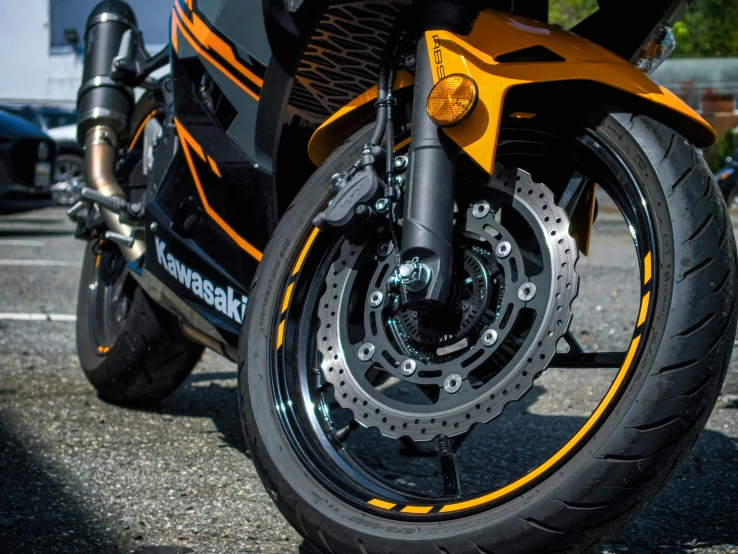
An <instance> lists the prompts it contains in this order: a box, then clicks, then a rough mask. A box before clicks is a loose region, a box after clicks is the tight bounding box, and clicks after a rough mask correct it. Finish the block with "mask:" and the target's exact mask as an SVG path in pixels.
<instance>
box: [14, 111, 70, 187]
mask: <svg viewBox="0 0 738 554" xmlns="http://www.w3.org/2000/svg"><path fill="white" fill-rule="evenodd" d="M0 110H5V111H6V112H9V113H11V114H13V115H17V116H19V117H22V118H23V119H25V120H26V121H29V122H31V123H33V124H34V125H35V126H37V127H38V128H40V129H41V130H42V131H43V132H44V133H46V134H47V135H49V136H50V137H51V138H52V139H54V141H56V145H57V157H56V166H55V170H54V175H53V182H54V183H60V182H62V181H69V180H72V179H76V180H78V181H84V175H85V156H84V151H83V150H82V147H81V146H80V145H79V143H78V142H77V110H76V109H75V108H72V107H64V106H58V105H48V104H33V103H29V104H25V103H3V104H0Z"/></svg>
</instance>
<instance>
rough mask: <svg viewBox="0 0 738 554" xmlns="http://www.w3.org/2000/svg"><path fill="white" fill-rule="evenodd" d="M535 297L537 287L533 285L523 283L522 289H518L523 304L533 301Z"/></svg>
mask: <svg viewBox="0 0 738 554" xmlns="http://www.w3.org/2000/svg"><path fill="white" fill-rule="evenodd" d="M535 295H536V286H535V285H534V284H533V283H523V284H522V285H520V288H519V289H518V298H520V299H521V300H522V301H523V302H528V301H529V300H533V297H534V296H535Z"/></svg>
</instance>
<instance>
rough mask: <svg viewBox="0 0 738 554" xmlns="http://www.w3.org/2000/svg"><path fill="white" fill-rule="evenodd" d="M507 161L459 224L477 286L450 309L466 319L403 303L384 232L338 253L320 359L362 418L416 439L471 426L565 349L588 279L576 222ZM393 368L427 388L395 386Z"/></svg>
mask: <svg viewBox="0 0 738 554" xmlns="http://www.w3.org/2000/svg"><path fill="white" fill-rule="evenodd" d="M496 169H497V171H496V173H495V175H494V176H492V177H490V181H489V183H488V185H487V186H486V187H484V188H483V189H482V190H481V191H480V195H483V198H480V201H479V202H476V203H475V204H473V205H472V206H469V208H468V210H467V212H466V218H465V221H462V222H461V223H460V225H461V226H462V227H463V228H461V229H457V230H456V231H455V232H460V233H461V235H462V236H463V237H464V241H463V242H462V244H463V245H462V246H459V249H460V250H463V252H459V251H457V254H456V257H457V258H460V259H463V260H464V263H463V269H458V270H457V276H458V278H459V279H460V280H461V285H460V286H467V287H468V290H467V292H466V294H465V295H461V297H458V298H454V299H453V300H452V305H451V306H450V307H449V308H448V312H447V315H448V318H452V317H454V318H456V319H457V320H458V327H457V328H456V329H452V330H451V331H449V330H448V329H443V328H442V329H440V330H438V329H429V328H428V325H425V323H426V322H425V321H424V318H423V316H421V315H417V316H416V315H414V314H415V313H416V312H412V311H402V310H401V308H398V305H397V297H396V296H394V295H393V292H392V289H388V288H387V287H386V285H385V283H386V278H387V276H388V275H389V273H390V272H391V270H392V268H393V259H392V256H389V255H388V249H386V248H385V249H383V248H381V245H379V247H378V244H377V239H376V238H374V239H370V240H369V241H367V242H366V243H364V244H361V245H356V244H351V243H350V242H348V241H345V242H344V244H343V245H342V246H341V248H340V253H339V255H338V257H337V259H336V260H335V261H334V262H333V263H332V266H331V268H330V270H329V272H328V276H327V278H326V282H325V289H324V290H325V293H324V294H323V296H322V298H321V300H320V304H319V310H318V317H319V319H320V328H319V331H318V335H317V345H318V350H319V352H320V354H321V356H322V361H321V369H322V371H323V374H324V377H325V379H326V380H327V381H328V382H329V383H331V384H332V385H333V388H334V394H335V398H336V401H337V402H338V403H339V404H340V405H341V406H342V407H343V408H346V409H349V410H351V411H352V412H353V415H354V418H355V420H356V421H357V422H358V423H360V424H361V425H363V426H365V427H370V428H371V427H375V428H377V429H378V430H379V431H380V432H381V433H382V434H383V435H385V436H388V437H392V438H399V437H403V436H406V437H409V438H411V439H413V440H415V441H429V440H432V439H434V438H435V437H436V436H438V435H446V436H456V435H460V434H464V433H466V432H468V431H469V430H470V429H471V427H472V426H473V425H475V424H477V423H486V422H489V421H491V420H492V419H494V418H496V417H497V416H499V415H500V414H501V413H502V411H503V409H504V407H505V406H506V405H507V404H508V403H509V402H514V401H517V400H519V399H520V398H522V396H523V395H524V394H525V393H526V392H527V391H528V390H530V388H531V387H532V386H533V381H534V379H535V378H536V377H537V376H538V375H539V374H540V373H541V372H542V371H543V370H545V368H546V367H547V366H548V364H549V363H550V361H551V359H552V358H553V356H554V355H555V354H556V346H557V343H558V341H559V339H560V338H561V337H562V336H563V335H564V334H565V333H566V331H567V329H568V326H569V322H570V320H571V303H572V301H573V300H574V298H575V297H576V295H577V292H578V285H579V279H578V276H577V274H576V271H575V265H576V261H577V259H578V251H577V248H576V243H575V241H574V239H573V238H572V237H571V236H570V235H569V233H568V228H569V220H568V217H567V215H566V213H565V211H564V210H562V209H560V208H559V207H558V206H556V204H555V202H554V197H553V194H552V192H551V191H550V190H549V189H548V188H547V187H546V186H544V185H543V184H540V183H535V182H533V180H532V179H531V177H530V175H529V174H528V173H526V172H524V171H522V170H515V169H513V170H505V169H503V168H501V167H497V168H496ZM487 205H489V206H490V207H491V209H487V208H486V206H487ZM480 206H482V207H484V209H480V208H479V207H480ZM506 210H512V211H514V212H516V213H517V214H518V215H519V216H520V217H518V218H517V219H515V218H514V219H513V220H514V221H516V225H515V226H516V227H518V228H521V227H526V229H527V233H528V235H532V236H534V237H535V240H536V242H537V244H538V246H537V248H538V251H539V255H537V256H533V255H532V254H531V252H530V251H525V252H524V251H523V250H522V249H521V248H520V247H519V246H518V245H517V243H516V240H515V233H514V232H511V230H509V229H507V228H506V227H505V226H504V225H503V224H502V223H501V221H499V220H498V219H500V213H502V214H503V216H502V221H504V220H505V216H504V213H505V211H506ZM460 215H461V214H460ZM521 217H522V219H521ZM458 219H459V220H463V217H459V218H458ZM519 233H520V229H518V234H519ZM529 242H530V241H528V243H529ZM524 254H525V255H524ZM531 259H533V261H531ZM369 266H371V267H373V268H374V269H373V270H372V274H371V276H369V273H368V271H369V269H370V267H369ZM380 299H381V301H379V302H378V300H380ZM465 305H466V306H467V313H465V312H464V306H465ZM472 310H473V313H470V312H472ZM442 315H446V314H442ZM416 317H417V319H416ZM493 333H494V339H495V340H494V341H492V340H490V339H491V338H492V336H493ZM389 377H394V378H396V379H399V380H400V381H401V382H404V383H405V384H406V385H408V386H414V387H415V388H416V390H418V391H421V392H422V393H423V394H422V395H420V399H418V398H417V397H418V395H415V397H413V398H411V397H412V396H413V395H406V396H407V398H403V397H402V395H397V394H391V390H392V388H393V387H391V386H387V383H388V382H391V381H388V378H389Z"/></svg>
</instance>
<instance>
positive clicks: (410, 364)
mask: <svg viewBox="0 0 738 554" xmlns="http://www.w3.org/2000/svg"><path fill="white" fill-rule="evenodd" d="M416 367H417V364H416V363H415V360H410V359H408V360H405V361H404V362H402V366H401V367H400V371H402V374H403V375H404V376H405V377H410V376H411V375H412V374H413V373H415V368H416Z"/></svg>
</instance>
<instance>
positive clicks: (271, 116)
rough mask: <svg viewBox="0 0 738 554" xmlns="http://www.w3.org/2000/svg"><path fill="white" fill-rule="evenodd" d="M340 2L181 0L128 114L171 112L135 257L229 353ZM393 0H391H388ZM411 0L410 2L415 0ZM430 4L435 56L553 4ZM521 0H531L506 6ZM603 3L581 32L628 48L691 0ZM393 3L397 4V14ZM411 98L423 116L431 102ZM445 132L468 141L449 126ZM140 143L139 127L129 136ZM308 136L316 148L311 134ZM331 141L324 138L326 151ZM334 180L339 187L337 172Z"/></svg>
mask: <svg viewBox="0 0 738 554" xmlns="http://www.w3.org/2000/svg"><path fill="white" fill-rule="evenodd" d="M374 3H376V2H374ZM334 4H335V2H328V1H325V0H315V1H314V2H310V1H308V0H306V1H303V2H286V1H284V0H263V1H261V2H260V1H257V0H248V1H247V0H175V3H174V9H173V11H172V16H171V20H170V24H171V40H170V45H169V61H170V68H171V75H170V76H169V77H167V78H164V79H162V80H161V81H160V86H159V88H158V90H156V91H155V92H152V93H147V94H145V95H144V96H143V97H142V99H141V100H140V101H139V103H138V105H137V107H136V110H135V113H134V116H133V118H132V123H131V129H130V135H131V136H133V137H137V136H139V135H140V132H139V131H140V130H141V129H142V128H143V126H144V125H145V124H146V123H147V122H148V121H149V120H150V118H151V116H152V114H154V113H156V114H157V117H158V118H159V119H160V120H161V121H162V123H163V137H162V138H161V141H160V144H159V146H158V151H157V155H156V159H155V164H154V168H153V169H152V171H151V173H150V176H149V181H148V183H149V186H150V188H151V190H152V191H153V193H154V194H153V198H151V199H150V201H149V202H148V203H147V207H146V212H145V221H144V225H145V229H146V249H147V252H148V254H149V255H146V256H144V257H143V259H142V260H139V261H138V262H133V263H131V264H129V267H130V269H131V271H132V273H133V274H134V275H135V276H136V278H137V279H138V280H139V282H140V283H141V284H142V286H143V287H144V289H145V290H146V291H147V293H149V295H151V296H153V297H154V298H155V300H157V301H158V302H159V303H160V304H161V305H162V306H164V307H166V308H167V309H169V310H170V311H172V312H174V313H175V314H177V315H178V316H179V317H180V318H181V320H182V323H183V328H184V329H185V331H186V332H188V334H189V335H190V336H191V338H193V339H194V340H197V341H198V342H202V343H204V344H206V345H208V346H210V347H212V348H214V349H216V350H217V351H219V352H220V353H222V354H224V355H226V356H228V357H231V358H233V357H234V355H235V354H234V347H235V346H237V344H238V339H239V334H240V324H241V322H242V320H243V314H244V311H245V305H246V302H247V301H248V289H249V286H250V283H251V281H252V279H253V276H254V274H255V272H256V269H257V267H258V265H259V262H260V261H261V258H262V255H263V252H264V248H265V247H266V244H267V242H268V240H269V238H270V237H271V235H272V233H273V232H274V230H275V228H276V226H277V223H278V221H279V219H280V218H281V217H282V215H283V214H284V210H285V209H286V207H287V206H288V205H289V203H290V202H291V200H292V199H293V198H294V196H295V194H296V193H297V191H298V190H299V188H300V187H301V186H302V184H303V183H304V181H305V180H306V178H307V176H308V175H309V173H310V172H312V170H314V167H313V166H312V164H311V162H310V160H309V158H308V148H307V145H308V140H309V139H310V135H311V134H312V133H304V132H302V131H301V129H299V125H297V127H298V128H297V129H296V128H295V127H296V125H295V123H294V122H295V118H294V117H293V115H294V113H295V109H294V106H293V105H292V103H293V102H294V101H295V99H296V96H295V90H296V84H295V83H302V82H303V79H304V77H303V76H302V74H301V64H302V67H303V68H304V63H303V62H304V61H305V60H304V55H305V52H306V49H308V48H309V47H310V46H311V41H313V40H314V38H315V34H316V29H318V28H319V24H320V21H321V18H322V17H323V15H324V13H326V11H327V10H330V9H332V6H333V5H334ZM387 4H388V5H389V4H393V3H392V2H391V1H389V0H388V1H387ZM406 4H408V5H407V9H412V5H409V0H408V1H407V2H406ZM406 4H403V6H405V5H406ZM422 4H423V5H424V9H423V10H421V13H422V14H423V15H424V19H423V20H422V21H421V23H420V25H421V29H420V36H422V32H425V33H426V34H425V37H424V38H425V39H426V40H425V42H427V47H428V49H429V54H430V59H433V48H435V47H436V42H435V39H434V38H433V37H434V36H438V35H440V34H444V36H445V37H446V38H445V40H446V41H447V43H448V44H450V43H451V42H454V41H456V43H458V44H463V42H464V40H465V39H464V37H467V36H470V33H472V34H473V32H472V29H473V26H474V23H475V22H476V21H477V20H478V18H479V14H480V12H482V11H483V10H485V9H498V10H503V11H506V12H508V13H511V12H512V13H515V14H517V15H522V16H532V17H535V18H537V19H538V20H539V21H542V22H545V20H546V14H547V8H548V5H547V4H548V2H547V0H536V1H530V2H513V1H512V0H488V1H486V2H479V3H464V2H455V1H453V0H446V1H443V0H434V1H432V2H424V3H422ZM469 4H473V6H472V7H470V6H469ZM516 4H522V5H524V7H520V8H518V9H510V8H511V6H515V5H516ZM600 4H601V9H600V10H599V12H596V13H595V14H593V15H592V16H590V17H589V18H588V19H587V20H585V21H583V22H582V23H580V24H579V25H578V26H577V27H576V28H575V29H573V31H574V32H578V33H579V34H580V35H581V36H583V37H585V38H589V40H590V41H592V42H594V43H597V42H599V43H600V44H601V46H603V47H606V48H609V49H610V50H611V51H612V52H614V53H615V54H617V55H619V56H620V57H622V58H625V59H630V60H632V59H634V57H636V56H637V55H638V53H639V52H640V49H641V47H642V45H643V44H644V42H645V41H646V40H647V39H648V37H649V35H650V33H651V31H652V30H653V29H654V27H655V26H656V25H658V24H659V23H660V22H663V21H666V22H668V21H671V20H673V18H674V17H676V14H678V12H679V9H680V8H681V6H683V4H684V2H683V0H661V1H654V2H651V3H648V6H647V7H644V6H643V5H638V18H634V19H636V20H637V21H635V22H630V19H629V18H628V16H626V15H623V14H624V13H630V14H632V13H634V12H633V11H632V10H630V9H629V6H631V5H632V9H633V10H635V8H636V3H635V2H634V1H632V0H624V1H618V2H614V1H613V2H611V1H609V0H601V2H600ZM641 4H642V3H641ZM393 6H394V7H393V8H392V11H393V13H399V12H398V10H397V6H396V5H394V4H393ZM401 7H402V6H401ZM613 21H616V22H617V21H629V25H630V26H629V29H630V33H629V35H628V38H627V40H619V39H621V38H622V37H621V36H620V35H619V34H617V33H616V32H613V31H612V23H613ZM605 22H607V23H605ZM541 25H543V23H541ZM616 39H618V40H616ZM563 65H566V64H563ZM633 69H634V71H639V70H637V69H635V68H633ZM204 75H207V76H208V79H209V80H207V82H208V83H209V85H208V86H210V84H212V83H214V85H215V86H214V89H215V90H216V92H217V96H218V98H217V105H213V106H209V105H208V103H207V102H206V101H205V100H204V99H203V96H202V94H200V93H199V91H200V89H201V85H202V84H203V83H204V82H205V81H204V80H203V77H204ZM398 79H399V80H400V82H401V84H403V83H404V85H403V86H410V85H412V82H413V80H412V77H411V76H408V75H407V74H406V75H404V76H403V75H401V76H398ZM403 79H404V80H403ZM436 80H437V79H436ZM303 86H304V85H303ZM374 97H376V92H375V93H374ZM358 98H359V100H356V99H355V100H353V101H350V102H348V105H347V107H346V108H341V109H337V110H333V113H332V114H331V113H329V114H328V116H327V118H324V119H325V123H324V126H325V125H328V124H330V123H334V122H335V121H337V120H338V119H341V117H344V116H346V114H350V113H351V112H354V116H356V115H357V113H359V112H355V111H354V108H359V107H360V108H363V109H362V111H361V112H360V115H359V116H356V117H354V118H353V119H351V118H349V119H343V121H342V132H343V133H344V134H345V133H348V135H350V134H351V132H353V131H354V130H356V129H358V128H360V126H361V125H363V124H365V123H366V122H367V121H368V120H370V118H371V116H372V113H373V111H372V110H370V109H368V108H367V106H368V105H369V104H368V102H370V101H373V97H372V91H371V89H370V90H368V91H367V92H366V93H365V94H363V95H360V96H359V97H358ZM211 100H212V95H211ZM352 103H353V104H354V106H353V107H351V105H352ZM415 104H416V105H415V110H416V113H414V117H417V115H418V113H419V112H418V110H421V109H422V110H423V112H424V110H425V105H424V103H421V104H422V105H420V106H418V105H417V104H418V102H417V101H416V103H415ZM297 111H298V112H299V110H297ZM336 114H339V115H338V116H337V115H336ZM695 115H696V114H695ZM696 117H699V116H696ZM290 120H291V123H290V122H289V121H290ZM348 120H350V123H349V124H346V122H347V121H348ZM286 121H287V123H286ZM298 121H299V122H300V123H304V122H303V121H301V120H299V118H298ZM315 126H317V124H316V125H315ZM708 127H709V126H708ZM708 134H709V133H708ZM348 135H346V136H348ZM449 136H450V137H451V138H452V139H454V140H455V142H457V144H460V145H462V144H461V143H460V141H459V140H458V139H455V138H454V136H453V133H449ZM495 138H496V131H495ZM315 140H316V139H315V137H313V142H314V141H315ZM493 144H494V143H493ZM136 146H137V145H136V141H135V140H134V141H133V142H132V143H131V148H134V147H136ZM462 147H463V145H462ZM310 148H311V156H312V154H313V148H314V144H313V143H311V145H310ZM411 148H412V146H411ZM329 151H330V149H329V147H327V146H323V147H322V152H323V154H324V155H327V153H328V152H329ZM492 151H494V148H493V149H492ZM469 153H470V154H472V153H471V152H469ZM321 156H322V155H321ZM472 157H473V158H474V155H472ZM313 159H315V157H314V156H313ZM475 159H476V158H475ZM477 161H478V162H480V160H479V159H477ZM488 161H489V160H488ZM490 163H491V162H490ZM480 165H483V167H486V166H488V163H486V162H485V163H481V164H480ZM324 185H325V187H326V189H329V188H330V183H329V182H327V181H326V182H325V183H324ZM162 245H163V246H162ZM285 263H287V261H285ZM195 275H197V276H198V278H197V279H195ZM263 278H267V279H268V278H269V276H263ZM196 282H199V283H200V288H199V292H198V290H197V289H196V287H195V283H196ZM205 282H209V283H210V288H211V292H210V294H209V295H206V293H205V291H204V290H203V288H204V287H205ZM275 286H277V285H276V284H275ZM193 289H195V290H193ZM218 289H220V291H221V294H217V293H218ZM206 296H207V298H206ZM218 297H219V298H218ZM255 301H257V302H258V299H255ZM224 302H225V304H223V303H224ZM234 306H236V308H234ZM236 313H237V314H238V316H237V317H234V315H235V314H236ZM262 319H263V320H264V324H265V325H268V324H269V322H271V318H270V317H264V316H262ZM188 330H189V331H188Z"/></svg>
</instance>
